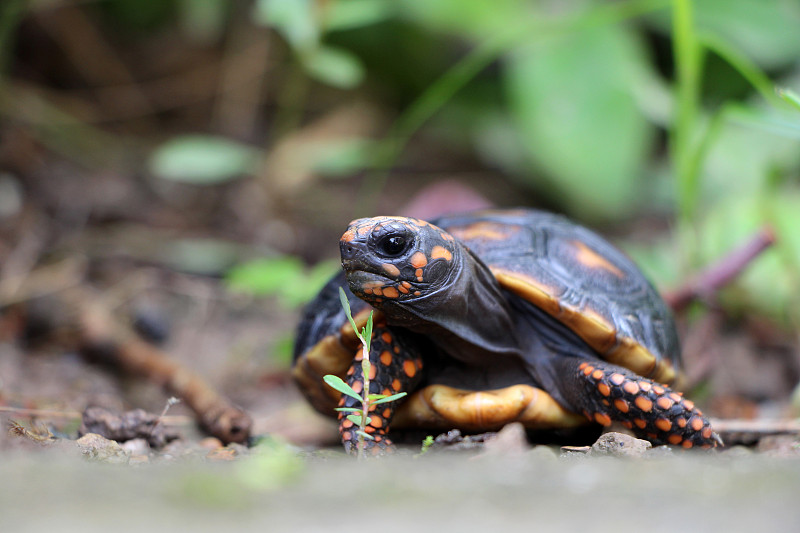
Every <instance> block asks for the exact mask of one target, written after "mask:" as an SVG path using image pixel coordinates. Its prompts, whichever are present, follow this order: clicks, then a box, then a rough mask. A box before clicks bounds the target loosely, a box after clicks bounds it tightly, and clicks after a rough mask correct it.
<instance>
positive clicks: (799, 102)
mask: <svg viewBox="0 0 800 533" xmlns="http://www.w3.org/2000/svg"><path fill="white" fill-rule="evenodd" d="M775 92H776V93H778V98H780V99H781V100H783V101H784V102H786V103H787V104H789V105H791V106H792V107H794V108H795V109H796V110H798V111H800V94H797V93H796V92H794V91H793V90H791V89H784V88H781V87H778V88H777V89H775Z"/></svg>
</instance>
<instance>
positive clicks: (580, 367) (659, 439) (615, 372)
mask: <svg viewBox="0 0 800 533" xmlns="http://www.w3.org/2000/svg"><path fill="white" fill-rule="evenodd" d="M559 364H560V366H561V367H562V368H561V370H562V371H563V372H564V374H563V379H564V382H565V387H566V388H565V389H562V392H563V393H565V394H564V395H565V397H566V398H567V399H568V400H569V401H570V403H572V404H573V405H571V406H570V407H572V408H573V409H576V410H577V411H579V412H582V413H583V414H584V416H586V417H587V418H588V419H590V420H593V421H594V422H597V423H598V424H601V425H603V426H609V425H611V423H612V421H618V422H621V423H622V424H623V425H624V426H625V427H627V428H629V429H631V430H632V431H633V432H634V433H635V434H636V435H637V436H639V437H641V438H644V439H647V440H649V441H650V442H652V443H654V444H672V445H674V446H682V447H684V448H692V447H701V448H713V447H716V446H717V445H718V444H721V442H722V441H721V440H720V438H719V436H717V434H716V433H714V431H713V430H712V429H711V425H710V424H709V422H708V419H706V418H705V417H704V416H703V413H702V412H701V411H700V410H699V409H697V408H696V407H695V406H694V403H693V402H691V401H690V400H687V399H685V398H684V397H683V395H682V394H680V393H677V392H675V391H673V390H672V389H670V388H669V387H667V386H666V385H660V384H658V383H655V382H653V381H652V380H649V379H647V378H644V377H642V376H639V375H637V374H634V373H632V372H630V371H629V370H627V369H624V368H622V367H619V366H616V365H613V364H610V363H606V362H603V361H599V360H589V361H587V360H581V359H577V358H563V359H561V360H560V361H559Z"/></svg>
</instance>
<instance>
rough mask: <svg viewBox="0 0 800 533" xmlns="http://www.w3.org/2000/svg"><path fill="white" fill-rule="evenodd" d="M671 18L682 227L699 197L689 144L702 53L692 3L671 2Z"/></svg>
mask: <svg viewBox="0 0 800 533" xmlns="http://www.w3.org/2000/svg"><path fill="white" fill-rule="evenodd" d="M672 19H673V21H672V24H673V28H672V32H673V39H672V42H673V53H674V56H675V78H676V83H677V94H676V96H677V98H676V100H677V101H676V118H675V123H674V124H673V127H672V135H671V152H672V159H673V164H674V167H675V174H676V182H677V197H678V210H679V220H680V222H681V223H682V224H683V225H689V224H691V222H692V221H693V220H694V216H695V211H696V209H697V201H698V194H699V180H698V175H699V169H698V168H697V167H696V166H695V165H693V164H692V160H693V157H692V141H693V136H694V133H695V130H696V126H697V119H698V110H699V107H700V71H701V67H702V60H703V52H702V49H701V47H700V45H699V42H698V39H697V35H696V33H695V27H694V12H693V6H692V0H673V2H672Z"/></svg>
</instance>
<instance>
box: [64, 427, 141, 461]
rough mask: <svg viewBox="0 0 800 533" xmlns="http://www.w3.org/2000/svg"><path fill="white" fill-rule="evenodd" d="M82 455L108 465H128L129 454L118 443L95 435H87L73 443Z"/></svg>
mask: <svg viewBox="0 0 800 533" xmlns="http://www.w3.org/2000/svg"><path fill="white" fill-rule="evenodd" d="M75 442H76V443H77V444H78V448H79V449H80V450H81V453H83V455H84V456H85V457H86V458H87V459H89V460H91V461H98V462H101V463H110V464H128V462H129V460H130V453H129V452H127V451H125V449H123V447H122V446H120V445H119V443H118V442H116V441H113V440H109V439H107V438H105V437H103V436H101V435H98V434H97V433H87V434H86V435H84V436H83V437H81V438H79V439H78V440H77V441H75Z"/></svg>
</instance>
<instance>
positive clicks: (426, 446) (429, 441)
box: [419, 435, 434, 455]
mask: <svg viewBox="0 0 800 533" xmlns="http://www.w3.org/2000/svg"><path fill="white" fill-rule="evenodd" d="M433 443H434V438H433V435H428V436H427V437H425V438H424V439H423V441H422V448H421V449H420V450H419V455H424V454H426V453H428V451H429V450H430V449H431V446H433Z"/></svg>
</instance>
